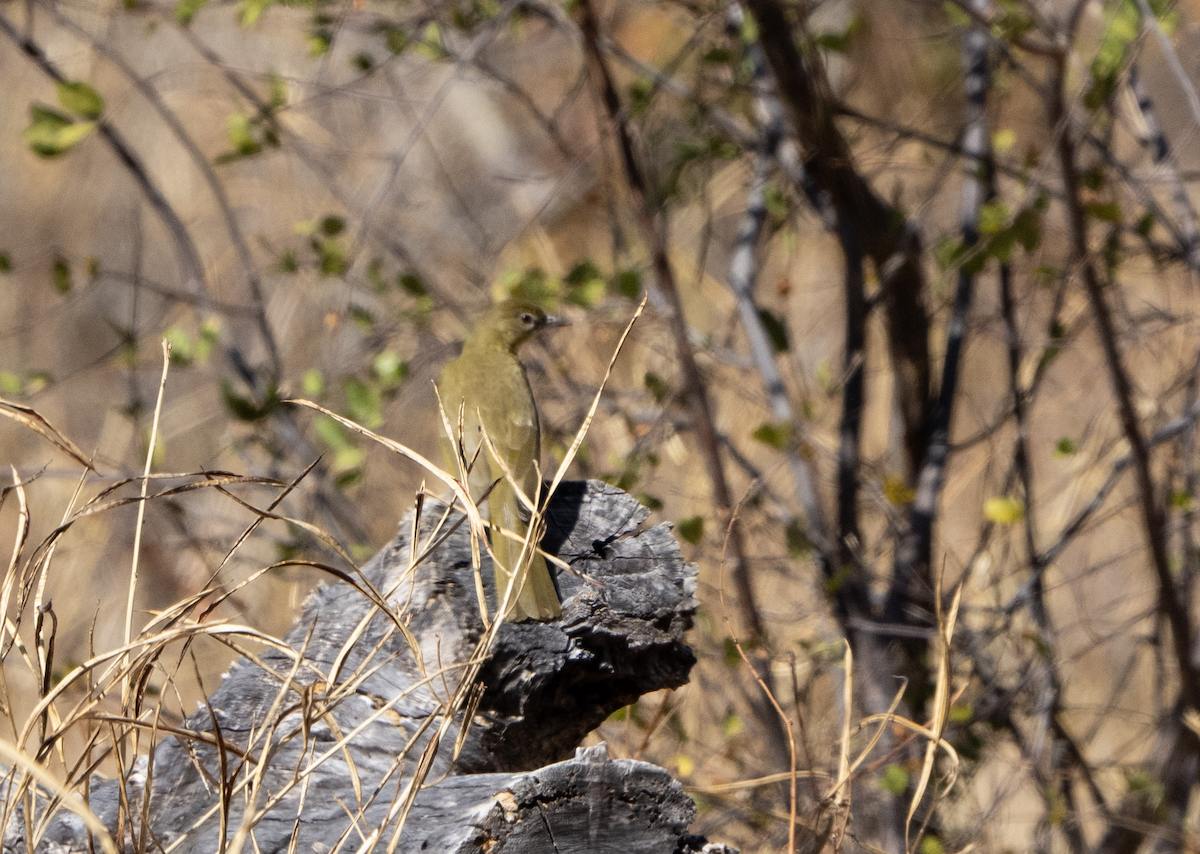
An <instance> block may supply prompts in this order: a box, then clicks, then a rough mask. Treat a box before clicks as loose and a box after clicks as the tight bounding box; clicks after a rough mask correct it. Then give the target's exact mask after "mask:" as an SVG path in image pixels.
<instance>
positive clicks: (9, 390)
mask: <svg viewBox="0 0 1200 854" xmlns="http://www.w3.org/2000/svg"><path fill="white" fill-rule="evenodd" d="M22 386H23V383H22V382H21V378H20V377H19V376H17V375H16V374H14V373H13V372H12V371H0V392H3V393H4V394H7V395H9V396H15V395H18V394H20V393H21V389H22Z"/></svg>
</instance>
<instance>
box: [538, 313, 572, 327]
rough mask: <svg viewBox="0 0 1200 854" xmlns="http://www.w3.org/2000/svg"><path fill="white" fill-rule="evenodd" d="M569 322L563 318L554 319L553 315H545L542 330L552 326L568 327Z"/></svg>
mask: <svg viewBox="0 0 1200 854" xmlns="http://www.w3.org/2000/svg"><path fill="white" fill-rule="evenodd" d="M570 325H571V321H569V320H567V319H566V318H565V317H555V316H554V315H553V314H547V315H546V319H545V320H543V321H542V328H543V329H550V328H552V327H554V326H570Z"/></svg>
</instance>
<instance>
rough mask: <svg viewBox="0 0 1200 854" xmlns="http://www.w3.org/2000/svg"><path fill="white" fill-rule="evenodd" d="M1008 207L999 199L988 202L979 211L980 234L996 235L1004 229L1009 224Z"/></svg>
mask: <svg viewBox="0 0 1200 854" xmlns="http://www.w3.org/2000/svg"><path fill="white" fill-rule="evenodd" d="M1008 215H1009V209H1008V205H1006V204H1005V203H1004V202H1002V201H1000V200H999V199H997V200H996V201H994V202H988V203H987V204H986V205H983V206H982V207H981V208H980V209H979V233H980V234H996V233H997V232H999V231H1001V230H1003V229H1004V226H1005V224H1006V223H1007V222H1008Z"/></svg>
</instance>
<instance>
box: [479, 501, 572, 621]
mask: <svg viewBox="0 0 1200 854" xmlns="http://www.w3.org/2000/svg"><path fill="white" fill-rule="evenodd" d="M498 493H499V494H498ZM488 504H489V505H490V506H491V514H490V515H491V521H492V523H493V524H496V525H500V526H502V527H505V528H507V529H508V530H510V531H512V532H514V533H516V534H520V535H522V536H523V535H524V534H525V531H526V526H525V523H524V522H523V521H522V520H521V515H520V513H519V512H518V508H517V497H516V495H515V494H514V493H513V491H512V487H510V486H509V485H508V484H506V483H504V482H503V481H502V482H500V483H498V484H496V486H495V488H493V489H492V494H491V495H490V496H489V498H488ZM534 545H535V546H536V543H535V544H534ZM492 551H493V553H495V556H496V602H497V603H500V602H503V601H504V597H505V594H506V593H507V591H508V588H509V586H510V585H511V583H512V579H513V577H514V576H515V575H518V574H519V575H521V576H524V584H522V585H521V588H520V590H519V591H517V592H516V593H515V594H513V595H511V596H510V597H509V610H508V613H507V614H506V615H505V619H508V620H511V621H513V622H514V623H519V622H521V621H522V620H554V619H557V618H558V617H559V616H560V615H561V614H562V605H560V604H559V601H558V591H556V590H555V589H554V581H553V579H551V577H550V568H549V567H548V566H547V565H546V559H545V558H543V557H542V556H541V555H540V554H538V553H537V552H536V551H535V552H534V553H533V557H532V559H531V560H529V561H527V562H528V563H529V569H528V570H527V571H522V570H523V569H524V568H523V567H521V566H518V562H519V560H518V559H519V558H520V556H521V544H520V543H519V542H517V541H516V540H512V539H509V538H508V537H506V536H503V535H502V534H500V533H499V532H493V534H492Z"/></svg>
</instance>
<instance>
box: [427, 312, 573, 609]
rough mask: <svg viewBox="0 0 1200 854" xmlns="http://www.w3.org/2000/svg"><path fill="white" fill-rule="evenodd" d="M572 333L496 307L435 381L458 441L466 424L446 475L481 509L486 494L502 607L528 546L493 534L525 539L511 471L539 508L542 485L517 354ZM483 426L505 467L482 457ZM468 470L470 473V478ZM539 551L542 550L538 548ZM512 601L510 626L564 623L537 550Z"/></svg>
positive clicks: (529, 397) (447, 452) (450, 450)
mask: <svg viewBox="0 0 1200 854" xmlns="http://www.w3.org/2000/svg"><path fill="white" fill-rule="evenodd" d="M566 325H568V322H567V321H565V320H562V319H560V318H557V317H553V316H551V315H548V314H547V313H546V312H545V311H543V310H542V309H541V308H540V307H538V306H536V305H534V304H533V303H530V302H525V301H523V300H517V299H509V300H505V301H503V302H500V303H497V304H496V305H494V306H493V307H492V308H491V309H490V310H489V311H488V312H487V314H485V315H484V316H483V318H482V320H481V321H480V322H479V323H478V325H477V326H476V327H475V329H474V331H472V333H471V334H470V335H469V336H468V337H467V340H466V342H465V343H464V344H463V350H462V355H460V356H459V357H458V358H457V359H455V360H454V361H452V362H450V363H449V364H447V365H446V366H445V367H444V368H442V370H441V373H440V374H439V375H438V378H437V381H436V385H437V392H438V398H439V399H440V401H441V406H442V410H443V412H444V413H445V415H446V419H447V420H448V421H449V423H450V425H451V430H452V431H453V432H455V433H457V431H458V425H459V419H460V417H461V423H462V435H461V437H460V436H457V435H456V436H455V437H454V438H455V439H456V440H457V439H461V450H460V446H459V442H458V441H453V440H452V439H451V438H450V437H449V436H443V437H442V456H443V457H444V458H445V462H446V468H447V470H448V471H449V472H450V473H451V474H454V475H457V476H460V477H461V479H462V482H463V483H464V484H466V485H467V486H468V487H469V489H470V493H471V499H472V500H473V501H476V502H478V501H480V500H481V499H482V498H483V496H484V494H485V493H487V501H486V504H487V507H486V510H487V518H488V521H489V522H490V524H491V525H492V527H493V533H492V536H491V543H492V553H493V555H494V556H495V560H494V561H493V562H494V564H495V577H496V601H497V603H500V602H503V601H504V598H505V595H506V594H507V591H508V588H509V586H510V585H511V581H512V579H513V578H514V576H515V574H516V572H517V571H518V570H519V567H518V566H517V560H518V558H519V556H520V554H521V548H522V546H521V544H520V543H519V542H516V541H515V540H512V539H510V538H509V537H506V536H504V535H502V534H500V533H498V532H497V531H495V530H494V529H495V528H496V527H502V528H507V529H508V530H510V531H512V532H513V533H515V534H517V535H518V536H521V537H524V536H525V533H526V530H527V528H526V522H525V518H526V517H527V515H528V514H527V513H526V512H525V510H524V508H522V507H521V505H520V499H518V498H517V493H516V492H515V490H514V489H513V486H512V482H510V481H509V479H508V477H506V476H505V467H507V469H508V472H509V473H510V474H511V475H512V480H513V481H515V482H516V483H517V484H518V485H519V486H520V487H521V489H522V491H523V492H524V493H525V495H526V496H528V497H529V499H530V500H531V501H533V500H535V499H534V496H535V495H536V494H537V491H538V490H537V487H538V485H539V484H538V481H539V477H540V475H539V472H538V470H537V467H536V466H535V465H534V462H535V461H536V460H538V459H539V457H540V456H541V427H540V424H539V422H538V412H537V406H536V405H535V404H534V401H533V390H532V389H531V388H530V386H529V377H528V376H527V375H526V373H525V366H524V365H523V364H522V363H521V360H520V359H519V358H518V357H517V352H518V351H519V350H520V348H521V345H523V344H524V343H525V342H527V341H528V340H529V339H531V338H532V337H533V336H535V335H536V334H538V333H539V332H541V331H542V330H543V329H548V328H552V327H556V326H566ZM481 425H482V427H483V428H486V430H487V436H488V439H489V440H490V441H491V444H492V446H493V448H494V450H495V453H496V454H498V455H500V457H501V459H502V460H503V462H504V465H500V464H499V463H498V461H497V460H496V457H495V455H493V453H492V451H491V450H489V449H488V448H487V447H486V446H485V447H484V448H483V449H482V450H480V445H481V444H483V443H484V442H483V430H482V429H481ZM472 460H473V461H474V463H473V464H472ZM468 466H469V467H470V471H469V473H465V470H466V469H467V467H468ZM493 483H494V484H495V485H494V486H493ZM488 487H491V492H490V493H488V492H487V490H488ZM533 545H534V546H535V547H536V546H537V543H536V542H534V543H533ZM509 601H510V608H509V611H508V613H507V614H506V615H505V619H508V620H510V621H512V622H521V621H523V620H528V619H533V620H552V619H557V618H558V617H559V616H561V614H562V605H561V604H560V603H559V599H558V592H557V591H556V590H555V588H554V581H553V579H551V577H550V570H549V568H548V567H547V566H546V560H545V558H544V557H542V555H541V554H540V553H539V552H537V551H536V548H535V550H534V551H533V555H532V558H531V560H530V561H529V570H528V572H527V573H526V574H525V582H524V584H523V585H522V587H521V589H520V590H519V591H517V592H516V593H515V594H513V595H511V596H510V597H509Z"/></svg>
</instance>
